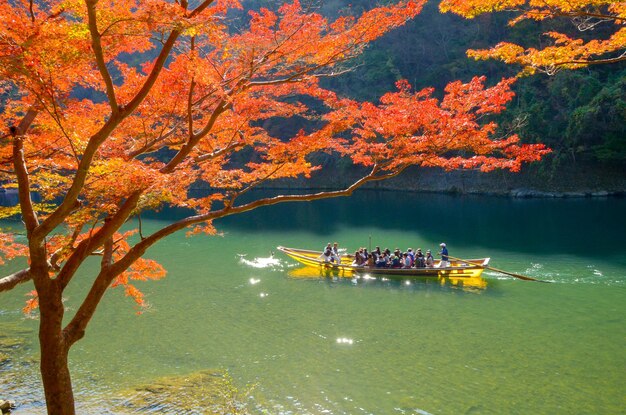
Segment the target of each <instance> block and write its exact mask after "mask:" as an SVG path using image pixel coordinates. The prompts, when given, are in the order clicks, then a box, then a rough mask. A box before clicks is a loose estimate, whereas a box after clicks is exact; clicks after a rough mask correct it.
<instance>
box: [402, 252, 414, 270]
mask: <svg viewBox="0 0 626 415" xmlns="http://www.w3.org/2000/svg"><path fill="white" fill-rule="evenodd" d="M412 265H413V261H411V256H410V255H409V254H408V253H407V252H405V253H403V254H402V268H411V266H412Z"/></svg>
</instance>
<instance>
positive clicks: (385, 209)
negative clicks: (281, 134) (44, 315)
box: [0, 191, 626, 415]
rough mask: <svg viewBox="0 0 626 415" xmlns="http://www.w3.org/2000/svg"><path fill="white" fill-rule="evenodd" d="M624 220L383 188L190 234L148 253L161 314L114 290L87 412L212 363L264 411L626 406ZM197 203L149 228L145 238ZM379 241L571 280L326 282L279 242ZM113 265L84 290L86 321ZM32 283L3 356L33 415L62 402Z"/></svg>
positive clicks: (1, 394) (93, 346) (591, 204)
mask: <svg viewBox="0 0 626 415" xmlns="http://www.w3.org/2000/svg"><path fill="white" fill-rule="evenodd" d="M623 212H626V199H620V198H606V199H602V198H596V199H558V200H554V199H542V200H536V199H530V200H513V199H508V198H494V197H469V196H466V197H458V196H457V197H455V196H444V195H435V194H411V193H395V192H373V191H367V192H366V191H363V192H357V193H356V194H355V195H354V196H353V197H351V198H348V199H334V200H327V201H318V202H314V203H308V204H290V205H277V206H273V207H267V208H262V209H259V210H257V211H254V212H250V213H247V214H245V215H241V216H238V217H232V218H226V219H224V220H222V221H220V222H217V223H216V225H217V227H218V229H219V230H221V231H223V232H224V236H221V237H206V236H196V237H192V238H186V237H185V236H184V235H183V234H180V235H175V236H173V237H170V238H169V239H167V240H165V241H163V242H162V243H161V244H159V245H157V246H156V247H155V248H154V249H152V250H151V251H149V253H148V256H149V257H150V258H154V259H157V260H159V261H160V262H161V263H162V264H163V265H164V266H165V267H166V269H167V270H168V276H167V278H165V279H164V280H162V281H157V282H147V283H138V284H137V285H138V286H139V287H140V288H141V290H142V291H143V292H144V293H145V294H146V297H147V300H148V302H149V303H150V307H149V308H148V309H147V310H145V311H144V312H143V314H141V315H136V313H135V312H136V311H137V310H136V309H135V308H134V306H133V303H132V301H131V300H130V299H128V298H125V297H124V294H123V292H122V290H120V289H113V290H110V292H109V293H107V295H106V297H105V300H104V302H103V303H102V304H101V306H100V309H99V312H98V313H97V314H96V316H95V318H94V320H93V322H92V324H91V325H90V326H89V328H88V331H87V335H86V337H85V338H84V339H83V340H81V341H80V342H79V343H78V344H77V345H76V346H75V347H74V349H73V351H72V353H71V356H70V358H71V362H72V363H71V364H72V373H73V379H74V385H75V391H76V400H77V402H78V405H79V413H81V414H122V413H139V412H132V411H130V412H128V410H127V411H125V410H124V409H123V408H120V407H119V406H118V405H117V401H116V396H117V395H116V394H118V393H119V392H120V391H122V390H125V389H128V388H132V387H134V386H136V385H140V384H145V383H149V382H150V381H151V380H154V379H158V378H163V377H167V376H180V375H185V374H193V373H197V372H200V371H204V370H212V369H226V370H227V371H228V372H229V373H230V375H231V376H232V377H233V380H234V382H235V384H236V386H237V387H238V388H239V389H240V390H241V391H246V390H251V395H250V397H249V398H246V401H245V402H246V403H247V404H248V409H249V410H250V412H251V413H259V414H261V413H271V414H322V413H326V414H433V415H434V414H529V413H533V414H614V413H615V414H617V413H624V407H626V401H625V398H624V390H623V385H624V384H625V383H626V372H625V371H624V368H625V367H626V351H625V350H626V349H625V347H624V346H625V343H624V342H625V339H626V324H625V323H626V301H625V300H626V237H625V236H624V235H626V219H625V218H624V215H623ZM178 214H179V212H177V211H166V212H162V213H160V214H155V215H154V216H153V217H152V218H150V219H144V221H143V222H144V223H143V225H144V232H146V233H147V232H148V230H150V229H152V230H154V229H157V227H158V226H160V225H162V224H163V222H168V221H171V220H172V219H173V218H174V217H176V216H177V215H178ZM370 236H371V244H372V245H373V246H375V245H380V246H381V248H385V247H388V248H390V249H392V250H393V249H394V248H396V247H398V248H400V249H402V250H405V249H406V248H408V247H412V248H414V249H415V248H418V247H419V248H422V249H433V250H435V249H436V248H437V247H438V245H439V243H440V242H442V241H445V242H446V243H447V244H448V247H449V249H450V254H451V255H454V256H458V257H461V258H464V257H483V256H489V257H491V258H492V260H491V264H492V265H493V266H494V267H496V268H500V269H505V270H508V271H511V272H515V273H521V274H526V275H529V276H532V277H535V278H539V279H543V280H548V281H552V282H553V283H552V284H539V283H532V282H525V281H520V280H516V279H513V278H510V277H506V276H503V275H499V274H496V273H494V272H491V271H486V272H485V273H484V274H483V276H484V278H485V280H486V282H487V284H486V287H485V288H484V289H476V288H472V287H459V286H455V285H452V284H445V283H444V284H441V283H439V282H438V281H432V280H427V281H410V282H407V281H385V280H381V279H372V280H364V279H350V278H321V277H315V276H310V277H306V276H303V273H302V272H301V271H299V270H300V267H299V266H298V265H297V264H295V263H294V262H293V261H292V260H290V259H288V258H287V257H284V256H282V255H281V254H280V253H279V252H275V247H276V246H277V245H284V246H292V247H300V248H308V249H321V248H322V246H324V245H325V244H326V243H327V242H334V241H338V242H339V244H340V246H343V247H345V248H347V249H349V250H350V251H354V250H355V249H357V248H358V247H359V246H366V247H367V246H368V245H369V243H370ZM272 253H274V255H273V256H272ZM95 264H96V263H95V262H94V263H93V264H88V265H87V266H85V267H84V268H82V269H81V271H80V275H77V277H76V280H75V284H76V285H75V286H74V287H72V289H71V290H70V291H69V292H68V293H67V295H66V305H67V308H68V314H72V312H73V311H74V310H76V308H77V307H78V305H79V300H80V298H81V295H82V294H84V292H85V291H86V290H87V289H88V285H87V283H88V280H89V277H90V276H91V275H92V271H93V270H94V269H95ZM19 266H20V264H18V263H11V264H9V265H5V266H4V267H3V271H9V272H10V271H12V270H16V269H18V267H19ZM304 274H306V273H304ZM31 289H32V287H30V286H28V284H25V285H24V286H22V287H19V288H18V289H17V290H14V291H13V292H12V294H10V295H7V294H6V293H3V294H0V330H2V334H3V335H4V336H6V338H15V337H17V338H20V339H22V341H21V342H19V344H15V343H13V345H12V346H6V347H4V348H3V346H2V338H1V337H0V354H1V353H4V354H6V355H9V356H10V358H9V359H8V360H7V361H4V362H3V361H1V360H0V398H3V399H11V400H15V401H17V403H18V408H17V410H16V411H14V413H15V414H39V413H44V412H45V409H44V407H43V398H42V396H43V393H42V390H41V386H40V382H39V378H38V367H37V356H38V351H37V348H38V345H37V335H36V330H37V321H36V320H32V319H25V318H24V317H23V315H22V313H21V311H20V309H21V307H22V306H23V302H24V300H25V298H26V297H24V295H23V294H25V293H26V292H28V291H30V290H31ZM7 344H8V343H7ZM157 411H158V409H156V408H155V409H154V412H155V413H156V412H157ZM150 412H151V410H150V409H149V408H143V409H142V411H141V413H150ZM159 413H163V411H161V412H159ZM172 413H175V412H172ZM190 413H193V412H190ZM196 413H197V412H196Z"/></svg>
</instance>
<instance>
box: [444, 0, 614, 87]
mask: <svg viewBox="0 0 626 415" xmlns="http://www.w3.org/2000/svg"><path fill="white" fill-rule="evenodd" d="M440 9H441V11H444V12H454V13H457V14H459V15H461V16H464V17H467V18H474V17H477V16H479V15H481V14H483V13H490V12H499V11H508V12H512V13H513V15H514V16H515V17H514V18H513V19H511V20H510V22H509V24H510V25H515V24H517V23H518V22H520V21H523V20H528V19H531V20H537V21H542V20H548V19H569V20H571V22H572V24H573V26H572V27H573V28H574V27H576V28H577V29H578V31H579V32H580V33H582V32H586V33H590V32H592V31H593V30H594V29H595V28H596V26H599V25H603V26H605V27H609V30H610V34H609V35H608V37H606V38H604V39H595V38H594V39H589V38H587V39H586V40H584V39H582V38H578V37H572V36H568V35H567V34H565V33H560V32H556V31H548V32H546V33H544V35H545V36H546V37H547V38H549V39H550V40H551V42H550V43H551V44H550V45H548V46H545V47H543V48H541V49H537V48H533V47H525V46H522V45H517V44H514V43H511V42H502V43H499V44H497V45H495V46H494V47H493V48H491V49H487V50H470V51H469V52H468V55H469V56H470V57H473V58H475V59H490V58H494V59H499V60H501V61H503V62H506V63H514V64H519V65H522V67H523V69H522V72H521V75H528V74H533V73H535V72H536V71H542V72H546V73H548V74H553V73H555V72H556V71H558V70H559V69H577V68H581V67H584V66H587V65H593V64H608V63H617V62H622V61H626V2H615V1H606V0H546V1H543V0H542V1H538V0H443V1H442V2H441V4H440Z"/></svg>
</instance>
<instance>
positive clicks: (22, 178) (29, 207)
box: [11, 108, 39, 237]
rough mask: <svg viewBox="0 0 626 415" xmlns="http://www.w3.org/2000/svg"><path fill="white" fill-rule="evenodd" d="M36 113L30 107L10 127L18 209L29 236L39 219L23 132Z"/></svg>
mask: <svg viewBox="0 0 626 415" xmlns="http://www.w3.org/2000/svg"><path fill="white" fill-rule="evenodd" d="M36 115H37V111H36V110H34V109H32V108H30V109H29V110H28V112H27V113H26V115H24V118H22V121H21V122H20V123H19V125H18V126H17V128H15V127H14V128H11V134H12V135H13V168H14V169H15V175H16V176H17V183H18V198H19V202H20V210H21V211H22V218H23V219H24V224H25V225H26V233H27V235H28V236H29V237H30V235H32V233H33V231H34V230H35V229H36V227H37V226H38V225H39V220H38V219H37V214H36V213H35V209H34V207H33V201H32V199H31V197H30V178H29V177H28V167H27V166H26V160H25V158H24V133H25V132H26V130H27V129H28V127H29V126H30V124H32V122H33V120H34V119H35V117H36Z"/></svg>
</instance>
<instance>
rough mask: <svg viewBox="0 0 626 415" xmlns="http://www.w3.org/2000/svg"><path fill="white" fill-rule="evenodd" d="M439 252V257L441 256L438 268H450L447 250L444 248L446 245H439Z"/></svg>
mask: <svg viewBox="0 0 626 415" xmlns="http://www.w3.org/2000/svg"><path fill="white" fill-rule="evenodd" d="M439 246H440V247H441V251H439V255H441V263H440V264H439V267H440V268H445V267H449V266H450V260H449V259H448V248H446V244H445V243H444V242H442V243H440V244H439Z"/></svg>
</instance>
